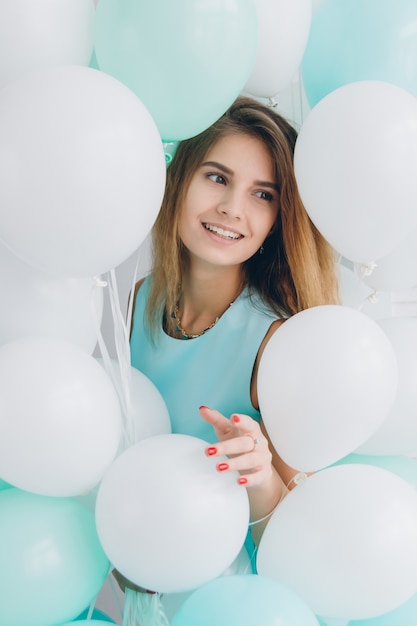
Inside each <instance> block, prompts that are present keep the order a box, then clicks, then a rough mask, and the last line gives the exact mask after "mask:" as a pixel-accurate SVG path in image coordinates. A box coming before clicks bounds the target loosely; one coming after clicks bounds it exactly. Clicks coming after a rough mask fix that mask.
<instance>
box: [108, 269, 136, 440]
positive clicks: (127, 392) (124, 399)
mask: <svg viewBox="0 0 417 626" xmlns="http://www.w3.org/2000/svg"><path fill="white" fill-rule="evenodd" d="M108 276H109V299H110V307H111V312H112V318H113V328H114V342H115V348H116V355H117V364H118V368H119V374H120V402H121V406H122V413H123V417H124V426H125V427H124V441H123V447H124V448H126V447H128V446H130V445H131V444H132V443H134V442H135V441H136V436H135V435H136V433H135V421H134V420H133V419H132V414H133V409H132V397H131V384H132V376H131V372H132V369H131V364H130V345H129V332H128V328H127V325H126V322H125V320H124V316H123V313H122V310H121V307H120V299H119V291H118V286H117V279H116V272H115V270H114V269H113V270H110V272H109V273H108Z"/></svg>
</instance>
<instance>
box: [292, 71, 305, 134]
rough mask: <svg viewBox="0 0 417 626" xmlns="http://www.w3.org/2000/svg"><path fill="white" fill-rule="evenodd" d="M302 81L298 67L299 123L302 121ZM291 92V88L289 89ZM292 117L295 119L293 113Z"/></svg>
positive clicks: (303, 115)
mask: <svg viewBox="0 0 417 626" xmlns="http://www.w3.org/2000/svg"><path fill="white" fill-rule="evenodd" d="M303 85H304V83H303V75H302V73H301V70H300V69H298V100H299V103H300V120H301V124H303V123H304V117H305V114H304V106H303V91H304V86H303ZM291 92H292V89H291ZM294 119H295V115H294Z"/></svg>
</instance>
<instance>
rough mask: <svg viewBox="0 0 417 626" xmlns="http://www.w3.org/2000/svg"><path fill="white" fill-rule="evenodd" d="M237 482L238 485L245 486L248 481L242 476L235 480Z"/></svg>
mask: <svg viewBox="0 0 417 626" xmlns="http://www.w3.org/2000/svg"><path fill="white" fill-rule="evenodd" d="M237 482H238V483H239V485H246V483H247V482H248V479H247V478H245V477H244V476H241V477H240V478H238V479H237Z"/></svg>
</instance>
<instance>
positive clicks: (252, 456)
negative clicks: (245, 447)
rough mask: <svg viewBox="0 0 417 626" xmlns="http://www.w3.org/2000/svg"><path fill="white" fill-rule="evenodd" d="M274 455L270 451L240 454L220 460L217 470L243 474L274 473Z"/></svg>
mask: <svg viewBox="0 0 417 626" xmlns="http://www.w3.org/2000/svg"><path fill="white" fill-rule="evenodd" d="M271 461H272V454H271V453H270V452H269V450H265V451H262V452H250V453H248V454H240V455H238V456H233V457H228V458H226V459H224V460H220V461H219V462H218V463H217V465H216V469H217V471H219V472H225V471H231V472H235V471H236V472H241V473H243V474H246V473H249V474H252V473H255V472H263V471H264V470H265V471H266V472H267V473H269V474H270V473H271V472H272V464H271Z"/></svg>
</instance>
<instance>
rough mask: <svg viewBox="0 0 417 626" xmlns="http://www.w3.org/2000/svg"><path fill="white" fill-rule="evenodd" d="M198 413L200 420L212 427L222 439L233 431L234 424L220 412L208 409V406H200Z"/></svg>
mask: <svg viewBox="0 0 417 626" xmlns="http://www.w3.org/2000/svg"><path fill="white" fill-rule="evenodd" d="M199 412H200V416H201V417H202V419H203V420H204V421H205V422H207V423H208V424H211V425H212V426H213V428H214V430H215V431H216V433H217V435H218V436H219V435H220V436H221V437H224V436H226V435H229V434H230V433H231V432H232V431H233V430H234V424H233V423H231V422H230V420H229V419H228V418H227V417H225V416H224V415H223V414H222V413H220V411H217V410H216V409H210V408H209V407H208V406H200V407H199Z"/></svg>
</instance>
